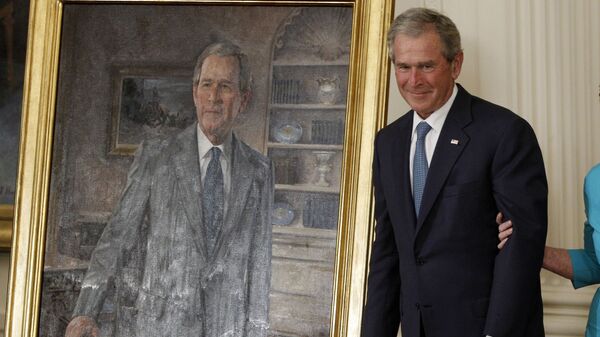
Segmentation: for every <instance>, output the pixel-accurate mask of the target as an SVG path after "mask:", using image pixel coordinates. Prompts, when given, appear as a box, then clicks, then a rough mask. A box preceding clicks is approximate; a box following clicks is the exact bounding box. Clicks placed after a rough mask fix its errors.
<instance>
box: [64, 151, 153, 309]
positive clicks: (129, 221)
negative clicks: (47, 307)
mask: <svg viewBox="0 0 600 337" xmlns="http://www.w3.org/2000/svg"><path fill="white" fill-rule="evenodd" d="M147 152H150V151H149V150H148V149H147V148H146V146H145V145H144V144H142V145H140V147H139V148H138V150H137V152H136V155H135V159H134V161H133V163H132V165H131V168H130V170H129V173H128V176H127V183H126V185H125V189H124V190H123V193H122V195H121V199H120V200H119V203H118V205H117V207H116V209H115V211H114V212H113V215H112V217H111V220H110V221H109V223H108V224H107V226H106V228H105V229H104V232H103V233H102V236H101V237H100V240H99V241H98V243H97V245H96V248H95V249H94V252H93V253H92V257H91V259H90V264H89V267H88V271H87V273H86V275H85V278H84V280H83V283H82V285H81V292H80V293H79V298H78V299H77V304H76V306H75V309H74V310H73V317H75V316H89V317H92V318H94V319H96V317H97V316H98V314H99V313H100V311H101V309H102V305H103V303H104V299H105V297H106V292H107V290H108V287H109V284H110V281H111V280H112V279H113V278H114V275H115V270H116V268H117V261H119V260H120V254H122V252H123V251H124V250H126V249H129V248H131V247H130V246H131V245H133V244H134V243H135V242H137V239H138V237H139V233H140V231H141V228H142V226H143V222H144V215H145V211H146V206H147V202H148V196H149V185H150V184H149V180H150V179H151V178H150V177H149V176H147V171H148V170H147V166H148V160H149V159H148V154H147Z"/></svg>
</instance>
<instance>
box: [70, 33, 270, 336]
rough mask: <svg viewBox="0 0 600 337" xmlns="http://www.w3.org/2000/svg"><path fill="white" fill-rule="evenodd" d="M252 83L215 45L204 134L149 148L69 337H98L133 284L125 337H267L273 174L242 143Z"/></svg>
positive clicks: (206, 57)
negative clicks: (119, 293)
mask: <svg viewBox="0 0 600 337" xmlns="http://www.w3.org/2000/svg"><path fill="white" fill-rule="evenodd" d="M250 82H251V77H250V72H249V70H248V65H247V58H246V55H245V54H243V53H242V51H241V50H240V48H239V47H238V46H236V45H233V44H231V43H228V42H222V43H216V44H212V45H210V46H208V47H207V48H206V49H205V50H204V52H203V53H202V54H201V55H200V56H199V57H198V61H197V63H196V68H195V70H194V82H193V93H192V94H193V98H194V104H195V106H196V115H197V117H198V123H197V124H196V123H195V124H194V125H192V126H190V127H188V128H187V129H185V130H184V131H183V132H181V133H179V134H177V135H174V136H171V137H168V138H166V139H155V140H151V141H148V142H144V143H143V144H142V145H141V146H140V148H139V149H138V151H137V153H136V158H135V160H134V163H133V164H132V166H131V169H130V171H129V176H128V180H127V185H126V186H125V188H124V191H123V195H122V197H121V200H120V202H119V204H118V205H117V207H116V210H115V212H114V214H113V216H112V218H111V220H110V222H109V224H108V225H107V227H106V229H105V230H104V233H103V234H102V237H101V238H100V241H99V242H98V245H97V246H96V248H95V250H94V253H93V255H92V258H91V261H90V266H89V269H88V271H87V274H86V276H85V279H84V280H83V284H82V286H81V293H80V294H79V299H78V301H77V305H76V308H75V310H74V313H73V317H74V318H73V319H72V320H71V322H70V324H69V326H68V327H67V331H66V336H67V337H81V336H97V335H98V333H99V331H98V327H97V325H96V319H97V317H98V314H99V313H100V311H101V308H102V307H103V304H104V301H105V298H106V296H107V292H108V291H109V287H110V286H109V284H110V283H111V281H112V280H113V279H121V281H122V282H123V283H125V284H127V285H129V286H131V285H132V284H133V286H131V288H133V290H132V291H133V292H135V293H136V296H135V298H134V300H133V302H134V303H131V304H128V305H126V306H119V307H118V308H116V310H117V322H116V328H115V334H114V335H115V336H119V337H150V336H156V337H182V336H205V337H212V336H231V337H266V335H267V330H268V306H269V286H270V279H271V278H270V276H271V209H272V204H273V188H274V185H273V170H272V165H271V161H270V160H269V159H268V158H267V157H265V156H264V155H262V154H260V153H259V152H257V151H255V150H253V149H251V148H250V147H249V146H248V145H246V144H245V143H244V142H242V141H241V140H240V139H238V138H237V137H236V135H235V133H233V132H232V128H233V125H234V122H235V120H236V117H237V116H238V115H239V114H240V113H242V112H243V111H244V110H245V108H246V106H247V104H248V101H249V99H250V97H251V87H250ZM138 241H142V243H143V244H142V245H141V246H142V247H143V248H144V253H143V254H142V255H143V256H144V258H143V259H141V262H140V263H139V265H140V266H139V270H135V271H134V272H133V273H132V272H129V273H125V271H124V270H123V264H124V261H125V260H127V259H128V258H129V254H130V253H131V251H132V250H133V249H134V247H135V246H136V244H137V243H138ZM138 278H139V280H135V279H138ZM132 279H134V281H132ZM138 282H139V283H138Z"/></svg>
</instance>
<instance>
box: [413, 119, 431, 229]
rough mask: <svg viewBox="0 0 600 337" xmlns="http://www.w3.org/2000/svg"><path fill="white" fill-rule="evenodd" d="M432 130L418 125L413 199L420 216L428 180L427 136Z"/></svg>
mask: <svg viewBox="0 0 600 337" xmlns="http://www.w3.org/2000/svg"><path fill="white" fill-rule="evenodd" d="M429 130H431V126H429V124H427V122H425V121H423V122H421V123H419V124H418V125H417V146H416V149H415V157H414V159H413V199H414V201H415V212H416V214H417V217H418V216H419V209H420V208H421V199H422V197H423V189H424V188H425V181H426V180H427V171H428V169H429V165H428V164H427V155H426V154H425V136H427V133H428V132H429Z"/></svg>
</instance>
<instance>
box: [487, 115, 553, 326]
mask: <svg viewBox="0 0 600 337" xmlns="http://www.w3.org/2000/svg"><path fill="white" fill-rule="evenodd" d="M491 174H492V185H493V190H494V198H495V200H496V204H497V206H498V209H499V210H500V211H501V212H502V213H503V214H504V215H505V217H506V218H508V219H511V220H512V223H513V234H512V236H511V239H510V240H509V241H508V242H507V245H506V246H505V247H504V249H502V250H501V251H500V252H499V253H498V255H497V257H496V261H495V265H494V280H493V285H492V291H491V294H490V304H489V308H488V314H487V319H486V328H485V334H487V335H491V336H493V337H509V336H526V335H527V331H526V330H527V327H528V326H529V323H530V322H529V321H530V318H531V317H534V316H536V315H542V303H541V299H540V296H539V294H540V278H539V273H540V269H541V265H542V259H543V256H544V246H545V241H546V232H547V223H548V215H547V214H548V200H547V199H548V186H547V181H546V173H545V170H544V163H543V159H542V153H541V150H540V148H539V145H538V142H537V139H536V137H535V134H534V132H533V129H532V128H531V127H530V126H529V124H528V123H527V122H526V121H525V120H523V119H521V118H516V119H515V120H513V121H512V123H510V124H509V125H508V126H507V128H506V131H505V132H504V134H503V136H502V137H501V140H500V142H499V145H498V147H497V149H496V153H495V155H494V158H493V162H492V167H491ZM540 321H541V320H540Z"/></svg>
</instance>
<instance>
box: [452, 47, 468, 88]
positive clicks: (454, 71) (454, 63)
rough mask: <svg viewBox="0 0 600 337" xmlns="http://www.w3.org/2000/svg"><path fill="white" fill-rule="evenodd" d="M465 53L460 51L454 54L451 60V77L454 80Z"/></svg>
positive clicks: (458, 73) (460, 67) (458, 72)
mask: <svg viewBox="0 0 600 337" xmlns="http://www.w3.org/2000/svg"><path fill="white" fill-rule="evenodd" d="M464 57H465V55H464V53H463V52H462V51H460V52H459V53H458V54H456V56H454V60H452V64H451V67H452V78H453V79H454V80H455V81H456V79H457V78H458V75H460V70H461V69H462V63H463V59H464Z"/></svg>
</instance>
